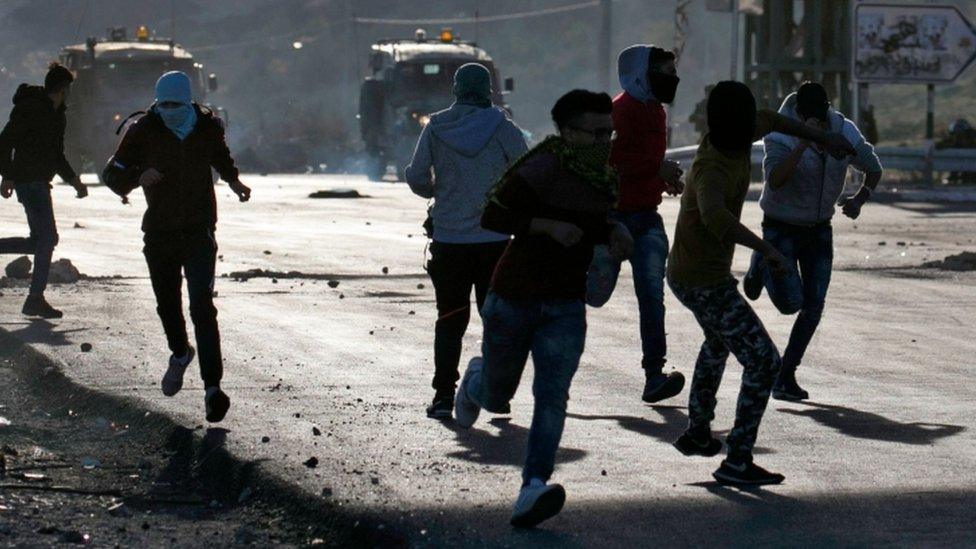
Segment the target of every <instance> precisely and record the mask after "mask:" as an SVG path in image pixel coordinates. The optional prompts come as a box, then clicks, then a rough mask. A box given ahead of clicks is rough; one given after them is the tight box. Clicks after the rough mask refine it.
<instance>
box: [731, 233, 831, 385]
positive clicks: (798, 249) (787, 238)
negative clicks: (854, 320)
mask: <svg viewBox="0 0 976 549" xmlns="http://www.w3.org/2000/svg"><path fill="white" fill-rule="evenodd" d="M763 239H764V240H766V241H767V242H769V243H770V244H772V245H773V246H774V247H775V248H776V249H777V250H779V251H780V253H782V254H783V255H784V256H786V258H787V259H789V260H790V261H791V262H792V263H794V264H795V265H797V266H798V267H799V270H798V276H797V275H796V274H794V275H793V276H785V277H774V276H771V275H770V273H769V272H768V269H765V268H764V267H763V265H762V258H761V256H760V255H759V254H758V253H753V255H752V263H751V265H750V266H749V273H750V274H749V275H748V276H755V275H756V273H761V275H762V277H763V285H764V286H765V287H766V291H767V292H769V297H770V299H771V300H772V302H773V304H774V305H775V306H776V308H777V309H779V310H780V312H783V313H785V314H793V313H794V312H796V311H797V310H799V311H800V314H799V315H797V317H796V322H794V324H793V330H792V332H790V341H789V344H787V346H786V350H785V351H784V352H783V370H784V371H787V372H792V371H795V370H796V368H797V366H799V365H800V362H801V361H802V360H803V355H804V353H805V352H806V350H807V346H808V345H809V344H810V340H811V339H813V334H814V333H815V332H816V331H817V326H818V325H819V324H820V318H821V316H822V315H823V310H824V302H825V300H826V298H827V288H828V287H829V286H830V275H831V271H832V270H833V263H834V237H833V229H832V228H831V226H830V223H821V224H820V225H815V226H813V227H802V226H796V225H788V224H786V223H782V222H779V221H775V220H770V219H768V218H767V219H766V220H765V221H764V222H763Z"/></svg>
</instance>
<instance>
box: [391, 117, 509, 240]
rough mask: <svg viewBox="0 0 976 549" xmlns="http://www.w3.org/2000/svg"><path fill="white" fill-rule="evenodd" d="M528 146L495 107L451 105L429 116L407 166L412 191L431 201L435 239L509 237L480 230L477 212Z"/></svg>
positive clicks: (408, 182)
mask: <svg viewBox="0 0 976 549" xmlns="http://www.w3.org/2000/svg"><path fill="white" fill-rule="evenodd" d="M526 150H528V147H527V146H526V144H525V138H524V137H523V135H522V130H520V129H519V128H518V126H516V125H515V123H514V122H512V120H511V119H510V118H509V117H508V115H507V114H506V113H505V111H503V110H501V109H499V108H497V107H489V108H481V107H476V106H472V105H463V104H458V103H455V104H454V105H452V106H451V108H449V109H446V110H443V111H440V112H437V113H434V114H433V115H431V117H430V122H429V123H428V124H427V126H425V127H424V129H423V131H422V132H421V133H420V139H419V140H418V141H417V148H416V149H415V150H414V153H413V159H412V160H411V161H410V165H409V166H407V168H406V179H407V184H408V185H410V190H412V191H413V192H414V193H415V194H417V195H419V196H422V197H423V198H433V199H434V208H433V210H432V212H431V216H432V217H433V221H434V240H436V241H438V242H445V243H449V244H475V243H483V242H498V241H501V240H507V239H508V235H503V234H499V233H494V232H491V231H486V230H485V229H482V228H481V210H482V207H483V206H484V204H485V196H486V195H487V194H488V191H489V190H491V187H492V185H494V184H495V181H497V180H498V178H499V177H501V176H502V174H503V173H505V170H506V169H507V168H508V166H509V165H511V164H512V163H513V162H515V160H516V159H518V158H519V157H520V156H522V154H523V153H525V152H526ZM432 169H433V177H432V174H431V170H432Z"/></svg>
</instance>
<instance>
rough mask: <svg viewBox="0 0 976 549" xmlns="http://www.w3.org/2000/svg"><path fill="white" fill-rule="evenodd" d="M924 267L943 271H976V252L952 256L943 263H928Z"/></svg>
mask: <svg viewBox="0 0 976 549" xmlns="http://www.w3.org/2000/svg"><path fill="white" fill-rule="evenodd" d="M922 267H925V268H929V269H942V270H943V271H976V252H962V253H959V254H955V255H950V256H948V257H946V258H945V259H943V260H941V261H928V262H926V263H922Z"/></svg>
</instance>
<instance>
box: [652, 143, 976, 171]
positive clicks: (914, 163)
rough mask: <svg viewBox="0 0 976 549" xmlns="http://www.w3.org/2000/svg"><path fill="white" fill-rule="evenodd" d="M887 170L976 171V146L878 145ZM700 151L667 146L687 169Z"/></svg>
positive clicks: (755, 152)
mask: <svg viewBox="0 0 976 549" xmlns="http://www.w3.org/2000/svg"><path fill="white" fill-rule="evenodd" d="M875 151H876V152H877V153H878V156H879V157H880V158H881V165H882V166H884V168H885V169H886V170H905V171H918V172H925V171H928V170H932V171H937V172H976V149H941V150H940V149H933V150H931V151H929V150H926V149H922V148H912V147H878V148H876V149H875ZM697 152H698V145H691V146H688V147H677V148H674V149H668V152H667V158H670V159H672V160H676V161H678V162H681V163H682V164H683V165H684V168H685V170H687V169H688V168H690V167H691V162H692V161H693V160H694V159H695V153H697ZM764 154H765V151H764V149H763V144H762V141H757V142H755V143H753V144H752V163H753V165H762V161H763V156H764Z"/></svg>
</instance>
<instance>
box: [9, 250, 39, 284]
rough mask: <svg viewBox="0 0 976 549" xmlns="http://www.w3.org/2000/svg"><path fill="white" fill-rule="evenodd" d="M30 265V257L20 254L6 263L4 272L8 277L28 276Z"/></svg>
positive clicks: (20, 277)
mask: <svg viewBox="0 0 976 549" xmlns="http://www.w3.org/2000/svg"><path fill="white" fill-rule="evenodd" d="M31 266H33V263H31V260H30V258H28V257H27V256H26V255H22V256H20V257H18V258H17V259H15V260H13V261H11V262H10V263H8V264H7V267H6V269H5V272H6V273H7V277H9V278H16V279H24V278H30V271H31Z"/></svg>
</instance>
